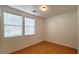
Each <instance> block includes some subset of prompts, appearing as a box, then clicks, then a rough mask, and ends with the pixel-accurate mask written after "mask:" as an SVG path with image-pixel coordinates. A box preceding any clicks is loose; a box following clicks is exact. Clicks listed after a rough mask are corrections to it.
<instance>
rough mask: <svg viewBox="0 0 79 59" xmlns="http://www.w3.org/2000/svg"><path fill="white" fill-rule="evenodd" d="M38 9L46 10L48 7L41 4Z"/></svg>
mask: <svg viewBox="0 0 79 59" xmlns="http://www.w3.org/2000/svg"><path fill="white" fill-rule="evenodd" d="M40 10H41V11H47V10H48V7H47V6H45V5H43V6H41V7H40Z"/></svg>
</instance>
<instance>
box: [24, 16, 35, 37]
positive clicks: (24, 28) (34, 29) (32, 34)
mask: <svg viewBox="0 0 79 59" xmlns="http://www.w3.org/2000/svg"><path fill="white" fill-rule="evenodd" d="M25 18H29V19H32V20H34V21H35V26H25ZM25 27H34V34H30V35H25ZM35 34H36V20H35V18H30V17H24V35H25V36H33V35H35Z"/></svg>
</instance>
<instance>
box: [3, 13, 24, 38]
mask: <svg viewBox="0 0 79 59" xmlns="http://www.w3.org/2000/svg"><path fill="white" fill-rule="evenodd" d="M4 13H8V14H12V15H16V14H14V13H10V12H3V13H2V14H3V24H4ZM16 16H19V17H22V23H23V16H21V15H16ZM22 25H23V24H22ZM22 25H11V24H4V30H5V26H16V27H17V26H18V27H22V30H21V31H22V33H21V35H16V36H9V37H5V31H4V30H3V36H4V38H12V37H20V36H23V26H22Z"/></svg>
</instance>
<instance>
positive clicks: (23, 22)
mask: <svg viewBox="0 0 79 59" xmlns="http://www.w3.org/2000/svg"><path fill="white" fill-rule="evenodd" d="M4 13H9V14H13V15H17V16H20V17H22V35H16V36H11V37H5V32H4V30H5V29H4V27H3V37H4V38H15V37H22V36H33V35H36V19H35V18H33V17H26V16H22V15H18V14H15V13H10V12H6V11H3V12H2V18H3V26H5V25H6V24H4ZM25 18H31V19H33V20H34V21H35V26H34V31H35V33H34V34H31V35H25V27H26V26H25ZM7 25H8V24H7ZM11 26H21V25H11ZM28 27H33V26H28Z"/></svg>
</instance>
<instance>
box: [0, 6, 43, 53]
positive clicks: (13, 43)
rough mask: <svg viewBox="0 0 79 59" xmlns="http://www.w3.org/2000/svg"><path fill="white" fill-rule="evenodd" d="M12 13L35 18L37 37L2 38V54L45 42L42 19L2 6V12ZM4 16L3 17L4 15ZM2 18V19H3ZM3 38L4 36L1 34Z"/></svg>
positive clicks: (0, 46)
mask: <svg viewBox="0 0 79 59" xmlns="http://www.w3.org/2000/svg"><path fill="white" fill-rule="evenodd" d="M4 11H6V12H11V13H14V14H17V15H22V16H27V17H29V16H30V17H32V18H35V20H36V34H35V35H31V36H19V37H12V38H4V37H2V39H1V40H2V44H1V43H0V48H2V49H1V50H0V53H11V52H13V51H16V50H19V49H22V48H25V47H29V46H31V45H33V44H36V43H39V42H41V41H43V39H42V38H43V35H42V33H43V19H42V18H40V17H36V16H33V15H30V14H28V13H25V12H22V11H19V10H16V9H13V8H10V7H5V6H2V12H4ZM2 16H3V15H2ZM2 16H1V17H2ZM3 27H4V26H3V19H1V27H0V28H2V29H1V32H2V33H4V31H3ZM1 35H2V36H3V34H1Z"/></svg>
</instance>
